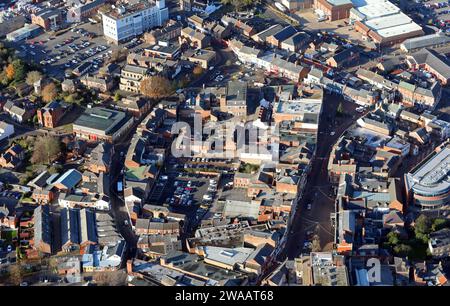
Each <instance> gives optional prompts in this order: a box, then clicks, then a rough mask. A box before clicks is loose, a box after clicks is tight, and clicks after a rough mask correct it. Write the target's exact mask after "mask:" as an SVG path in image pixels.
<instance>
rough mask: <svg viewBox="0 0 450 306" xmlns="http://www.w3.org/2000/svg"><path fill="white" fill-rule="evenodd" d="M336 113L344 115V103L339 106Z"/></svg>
mask: <svg viewBox="0 0 450 306" xmlns="http://www.w3.org/2000/svg"><path fill="white" fill-rule="evenodd" d="M336 111H337V113H338V114H339V115H342V114H344V106H343V105H342V102H339V105H338V107H337V110H336Z"/></svg>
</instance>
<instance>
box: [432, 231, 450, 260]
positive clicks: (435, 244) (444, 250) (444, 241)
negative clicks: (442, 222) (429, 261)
mask: <svg viewBox="0 0 450 306" xmlns="http://www.w3.org/2000/svg"><path fill="white" fill-rule="evenodd" d="M428 249H429V250H430V253H431V255H432V256H433V257H434V258H447V257H449V256H450V229H449V228H444V229H441V230H439V231H436V232H434V233H431V234H430V239H429V240H428Z"/></svg>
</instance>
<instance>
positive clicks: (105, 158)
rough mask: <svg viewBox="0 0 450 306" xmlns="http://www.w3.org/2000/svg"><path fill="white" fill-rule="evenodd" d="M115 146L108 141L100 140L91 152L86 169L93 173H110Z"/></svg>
mask: <svg viewBox="0 0 450 306" xmlns="http://www.w3.org/2000/svg"><path fill="white" fill-rule="evenodd" d="M113 150H114V147H113V146H112V145H111V144H109V143H106V142H100V143H99V144H98V145H97V146H96V147H95V148H94V149H93V150H92V151H91V153H90V154H89V158H88V159H87V161H86V163H85V167H86V169H88V170H89V171H91V172H93V173H97V174H98V173H100V172H104V173H108V172H109V170H110V167H111V161H112V155H113Z"/></svg>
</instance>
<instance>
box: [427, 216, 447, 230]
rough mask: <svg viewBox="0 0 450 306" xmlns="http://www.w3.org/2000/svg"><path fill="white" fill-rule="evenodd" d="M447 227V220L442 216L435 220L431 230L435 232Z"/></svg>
mask: <svg viewBox="0 0 450 306" xmlns="http://www.w3.org/2000/svg"><path fill="white" fill-rule="evenodd" d="M445 227H447V220H445V219H442V218H437V219H434V220H433V224H432V225H431V231H432V232H435V231H438V230H441V229H443V228H445Z"/></svg>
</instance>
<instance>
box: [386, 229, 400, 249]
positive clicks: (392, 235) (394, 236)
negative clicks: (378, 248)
mask: <svg viewBox="0 0 450 306" xmlns="http://www.w3.org/2000/svg"><path fill="white" fill-rule="evenodd" d="M386 238H387V244H388V245H390V246H391V247H395V246H396V245H397V244H398V243H399V242H400V237H399V234H398V233H396V232H389V233H388V234H387V235H386Z"/></svg>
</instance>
